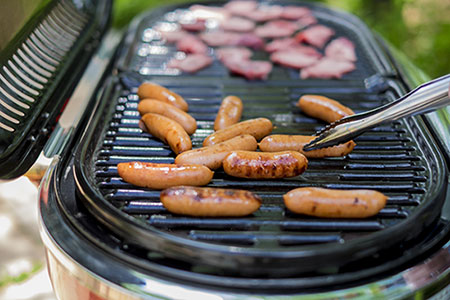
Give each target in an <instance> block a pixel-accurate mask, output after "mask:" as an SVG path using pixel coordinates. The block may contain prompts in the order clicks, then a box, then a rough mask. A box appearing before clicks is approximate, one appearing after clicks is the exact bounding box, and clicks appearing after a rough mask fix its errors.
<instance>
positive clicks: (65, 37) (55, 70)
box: [0, 0, 111, 179]
mask: <svg viewBox="0 0 450 300" xmlns="http://www.w3.org/2000/svg"><path fill="white" fill-rule="evenodd" d="M9 2H11V3H10V5H9V8H11V10H12V11H13V9H14V7H15V6H17V5H20V4H17V3H16V2H17V1H14V2H13V1H9ZM41 2H42V3H40V5H39V6H37V9H36V10H35V12H34V13H33V14H32V15H31V16H30V18H29V19H27V20H17V21H18V22H19V21H20V22H23V23H24V24H25V25H23V26H22V27H21V28H20V30H18V31H17V33H16V34H13V37H12V38H11V39H9V41H8V42H7V44H6V45H2V47H1V49H2V50H1V51H0V178H2V179H6V178H14V177H17V176H20V175H22V174H23V173H25V172H26V171H27V170H28V168H29V167H30V166H31V165H32V164H33V163H34V161H35V160H36V159H37V157H38V155H39V154H40V152H41V150H42V148H43V147H44V145H45V143H46V141H47V140H48V138H49V136H50V134H51V131H52V129H53V127H54V125H55V123H56V120H57V118H58V116H59V115H60V113H61V110H62V109H63V107H64V104H65V103H66V102H67V101H68V98H69V97H70V93H71V92H72V90H73V89H74V87H75V85H76V83H77V81H78V80H79V77H80V76H81V74H82V71H83V70H84V68H85V66H86V65H87V63H88V60H89V58H90V56H91V54H92V53H93V52H94V50H95V48H96V46H97V44H98V41H99V40H100V37H101V35H102V34H103V32H104V31H105V29H106V26H107V24H108V22H109V16H110V10H111V3H110V1H109V0H95V1H87V0H84V1H72V0H60V1H57V0H54V1H41ZM8 11H9V10H3V13H8ZM20 22H19V23H20ZM5 39H6V40H8V38H5Z"/></svg>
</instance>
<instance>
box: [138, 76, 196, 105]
mask: <svg viewBox="0 0 450 300" xmlns="http://www.w3.org/2000/svg"><path fill="white" fill-rule="evenodd" d="M137 94H138V96H139V99H141V100H144V99H154V100H159V101H163V102H166V103H169V104H172V105H173V106H175V107H178V108H179V109H181V110H184V111H188V108H189V107H188V104H187V103H186V101H184V99H183V97H181V96H180V95H178V94H177V93H174V92H172V91H171V90H169V89H167V88H165V87H163V86H160V85H159V84H156V83H153V82H144V83H143V84H141V85H140V86H139V88H138V91H137Z"/></svg>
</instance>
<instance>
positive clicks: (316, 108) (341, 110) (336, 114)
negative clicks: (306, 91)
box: [297, 95, 355, 123]
mask: <svg viewBox="0 0 450 300" xmlns="http://www.w3.org/2000/svg"><path fill="white" fill-rule="evenodd" d="M297 106H298V107H300V108H301V110H302V112H304V113H305V114H307V115H308V116H311V117H313V118H316V119H320V120H323V121H325V122H328V123H332V122H334V121H337V120H339V119H342V118H343V117H346V116H350V115H353V114H355V113H354V112H353V110H351V109H350V108H348V107H346V106H344V105H342V104H341V103H339V102H337V101H336V100H333V99H330V98H327V97H324V96H319V95H303V96H302V97H300V99H299V100H298V103H297Z"/></svg>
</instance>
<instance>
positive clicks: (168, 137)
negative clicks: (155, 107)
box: [142, 113, 192, 154]
mask: <svg viewBox="0 0 450 300" xmlns="http://www.w3.org/2000/svg"><path fill="white" fill-rule="evenodd" d="M142 121H143V122H144V124H145V127H146V128H147V130H148V132H149V133H150V134H151V135H153V136H155V137H157V138H158V139H160V140H162V141H163V142H164V143H167V144H169V146H170V148H171V149H172V151H173V152H175V153H176V154H179V153H181V152H183V151H187V150H191V149H192V142H191V138H190V137H189V135H188V134H187V133H186V131H185V130H184V128H183V127H182V126H181V125H180V124H178V123H177V122H175V121H173V120H171V119H169V118H166V117H164V116H161V115H157V114H153V113H148V114H145V115H144V116H143V117H142Z"/></svg>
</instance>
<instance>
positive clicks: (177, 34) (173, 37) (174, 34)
mask: <svg viewBox="0 0 450 300" xmlns="http://www.w3.org/2000/svg"><path fill="white" fill-rule="evenodd" d="M159 32H160V33H161V37H162V38H163V39H165V40H166V43H168V44H174V43H176V42H178V41H179V40H181V39H183V38H184V37H186V36H188V35H189V33H187V32H186V31H184V30H174V31H159Z"/></svg>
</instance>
